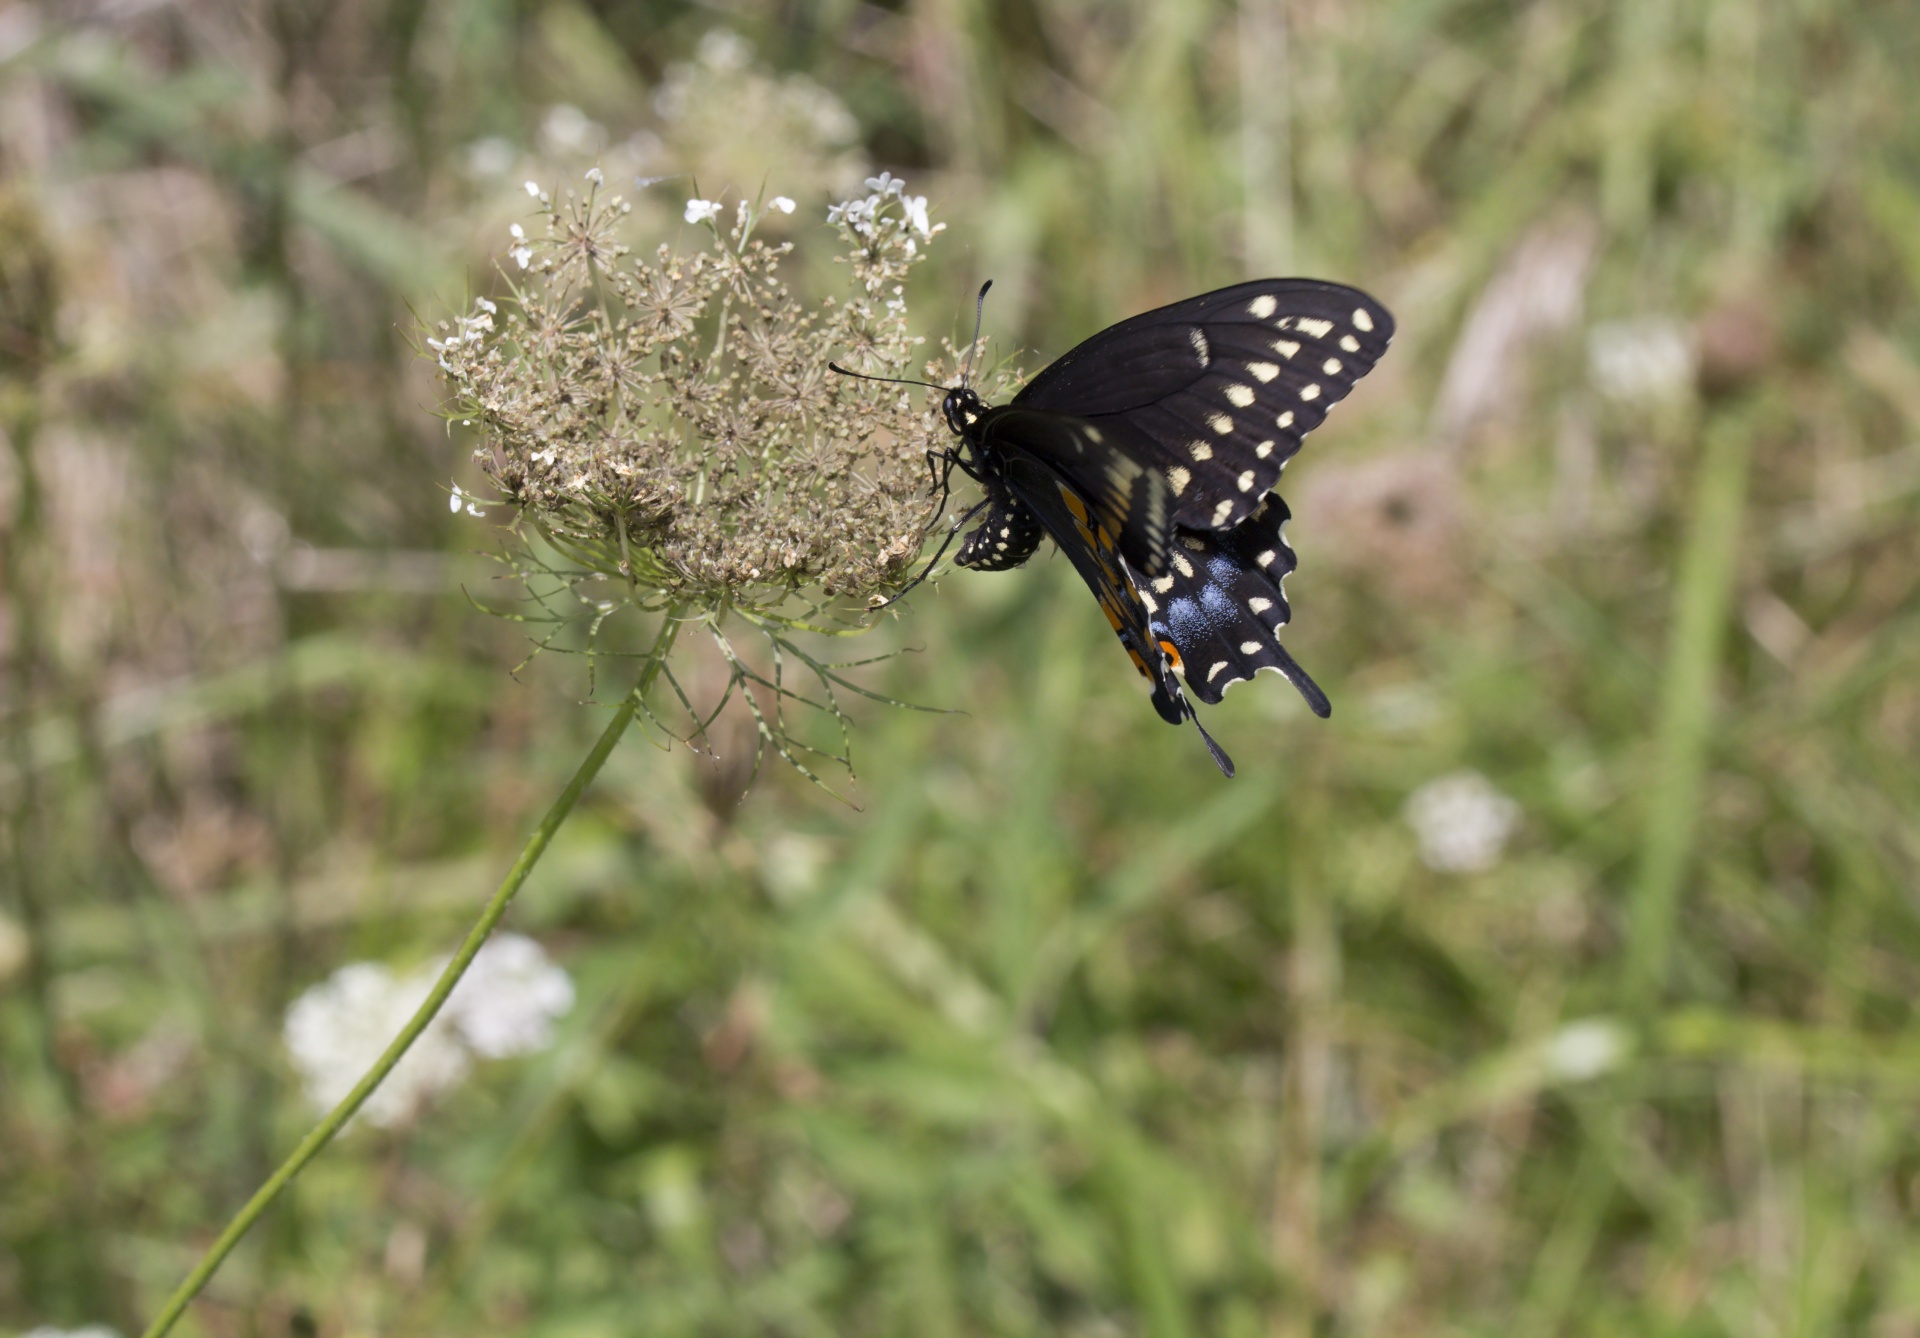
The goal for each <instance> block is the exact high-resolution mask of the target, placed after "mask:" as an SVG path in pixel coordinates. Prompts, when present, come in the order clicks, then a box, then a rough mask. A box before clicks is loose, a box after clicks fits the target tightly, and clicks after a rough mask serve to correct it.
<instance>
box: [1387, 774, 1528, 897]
mask: <svg viewBox="0 0 1920 1338" xmlns="http://www.w3.org/2000/svg"><path fill="white" fill-rule="evenodd" d="M1406 817H1407V824H1408V825H1409V826H1411V827H1412V828H1413V832H1414V835H1415V836H1416V837H1417V838H1418V839H1419V842H1420V858H1421V860H1422V861H1424V862H1425V863H1426V865H1427V867H1428V868H1430V869H1434V870H1436V871H1438V872H1440V873H1476V872H1478V871H1480V870H1482V869H1490V868H1492V867H1493V866H1494V865H1495V864H1497V863H1499V861H1500V853H1501V851H1502V850H1504V849H1505V848H1506V844H1507V841H1508V839H1509V838H1510V837H1511V836H1512V835H1513V833H1514V830H1515V829H1516V828H1517V827H1519V825H1520V805H1518V804H1516V803H1515V802H1514V801H1513V800H1511V799H1509V798H1508V797H1507V796H1506V795H1504V794H1502V793H1500V791H1499V790H1497V789H1495V788H1494V787H1493V784H1492V782H1490V781H1489V780H1488V779H1487V778H1486V777H1485V776H1482V775H1481V774H1480V773H1479V772H1477V771H1456V772H1453V773H1451V774H1450V775H1446V776H1441V777H1439V778H1437V779H1435V780H1430V781H1428V782H1427V783H1426V784H1425V785H1422V786H1421V787H1420V788H1419V789H1417V790H1415V791H1414V792H1413V793H1412V794H1411V795H1409V796H1408V797H1407V808H1406Z"/></svg>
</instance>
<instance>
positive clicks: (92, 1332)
mask: <svg viewBox="0 0 1920 1338" xmlns="http://www.w3.org/2000/svg"><path fill="white" fill-rule="evenodd" d="M26 1338H120V1330H118V1329H110V1328H108V1327H107V1326H106V1325H104V1324H82V1325H81V1326H80V1327H79V1328H77V1329H56V1328H54V1326H53V1325H51V1324H42V1325H41V1326H40V1327H39V1328H37V1329H28V1330H27V1332H26Z"/></svg>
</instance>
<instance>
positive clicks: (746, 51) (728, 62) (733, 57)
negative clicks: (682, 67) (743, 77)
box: [699, 28, 753, 71]
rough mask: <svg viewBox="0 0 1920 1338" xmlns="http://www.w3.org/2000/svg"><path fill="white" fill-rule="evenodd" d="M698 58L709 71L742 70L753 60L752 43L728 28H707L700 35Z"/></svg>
mask: <svg viewBox="0 0 1920 1338" xmlns="http://www.w3.org/2000/svg"><path fill="white" fill-rule="evenodd" d="M699 56H700V60H701V62H702V63H703V64H705V65H706V66H707V67H708V68H709V69H714V70H723V71H731V70H744V69H746V68H747V66H748V64H749V63H751V62H752V60H753V43H751V42H749V41H748V40H747V39H746V38H744V37H742V36H741V35H740V34H739V33H737V32H734V31H733V30H732V29H730V28H709V29H707V31H706V32H705V33H703V34H701V37H700V48H699Z"/></svg>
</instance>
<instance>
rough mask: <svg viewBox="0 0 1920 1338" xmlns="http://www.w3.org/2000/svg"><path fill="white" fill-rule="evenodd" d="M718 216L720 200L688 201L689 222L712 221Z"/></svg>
mask: <svg viewBox="0 0 1920 1338" xmlns="http://www.w3.org/2000/svg"><path fill="white" fill-rule="evenodd" d="M718 217H720V202H719V201H718V200H688V201H687V222H689V223H710V222H712V221H713V220H714V219H716V218H718Z"/></svg>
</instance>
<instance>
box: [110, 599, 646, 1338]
mask: <svg viewBox="0 0 1920 1338" xmlns="http://www.w3.org/2000/svg"><path fill="white" fill-rule="evenodd" d="M676 612H677V611H676V610H673V609H669V610H668V611H667V615H666V619H665V622H664V623H663V624H662V626H661V629H660V635H659V636H658V637H657V638H656V639H655V640H654V644H653V650H652V652H651V653H650V654H649V655H648V657H647V662H646V667H645V668H644V669H642V670H641V672H640V679H639V681H638V682H637V683H635V684H634V687H633V691H631V692H629V693H628V694H627V695H626V697H625V698H624V699H623V700H622V701H621V703H620V705H619V707H618V708H616V709H615V711H614V713H613V719H611V720H609V721H608V722H607V727H606V728H605V729H603V730H601V731H600V737H599V739H598V740H596V741H595V742H594V745H593V750H592V751H591V752H589V753H588V754H587V756H586V758H585V760H583V761H582V762H581V763H580V765H579V767H578V768H577V769H575V771H574V773H573V779H571V780H569V781H568V782H567V788H566V789H564V790H562V791H561V792H560V795H559V797H558V798H557V799H555V800H554V801H553V804H552V806H551V807H549V808H548V809H547V813H546V816H545V817H543V818H541V819H540V825H539V826H538V827H536V828H534V832H533V835H532V836H530V837H528V838H527V844H526V845H525V846H524V847H523V848H522V849H521V851H520V858H519V859H517V860H515V861H514V862H513V867H512V868H511V869H509V870H508V871H507V876H506V878H505V879H504V880H503V881H502V882H501V884H500V886H499V888H498V889H497V890H496V891H495V892H494V894H493V896H492V897H491V898H490V899H489V900H488V901H487V904H486V908H485V909H484V910H482V911H481V912H480V918H479V919H478V920H477V921H475V922H474V926H473V928H472V929H471V930H470V931H469V932H468V934H467V938H466V941H465V942H464V943H462V944H461V945H460V950H459V951H458V952H456V953H455V954H454V955H453V960H452V961H450V962H448V963H447V968H446V970H444V971H442V972H441V973H440V979H439V980H437V981H435V982H434V986H433V992H432V993H431V994H429V995H427V998H426V1001H425V1002H424V1003H422V1004H421V1005H420V1008H419V1010H418V1011H417V1012H415V1013H414V1015H413V1016H412V1017H411V1018H410V1019H408V1021H407V1025H406V1026H405V1027H403V1028H401V1031H400V1034H399V1035H398V1036H396V1037H394V1038H393V1044H391V1045H389V1046H388V1047H387V1048H386V1051H385V1053H383V1054H382V1055H381V1056H380V1058H379V1059H377V1060H375V1061H374V1065H373V1067H372V1068H370V1069H368V1070H367V1072H366V1074H365V1076H363V1077H362V1078H361V1079H360V1081H359V1082H358V1083H356V1084H355V1085H354V1088H353V1090H352V1091H351V1092H348V1093H347V1095H346V1097H345V1098H344V1099H343V1100H342V1101H341V1102H340V1104H339V1105H337V1106H335V1107H334V1108H333V1109H332V1110H331V1111H330V1112H328V1114H327V1117H326V1118H325V1119H323V1120H321V1121H320V1123H319V1124H317V1125H315V1126H314V1128H313V1130H312V1132H310V1133H309V1134H308V1135H307V1136H306V1137H305V1138H303V1139H301V1140H300V1146H298V1147H296V1148H295V1149H294V1150H293V1154H292V1155H291V1156H289V1157H288V1158H287V1159H286V1161H284V1162H282V1163H281V1165H280V1169H279V1170H277V1171H275V1172H274V1173H273V1175H272V1176H270V1177H269V1178H268V1180H267V1182H266V1183H265V1184H263V1185H261V1186H260V1188H259V1189H258V1190H257V1191H255V1193H254V1196H253V1197H252V1198H251V1199H248V1200H247V1204H246V1206H245V1207H244V1208H242V1209H241V1210H240V1211H239V1212H238V1213H236V1214H234V1217H233V1220H232V1221H231V1222H229V1223H227V1227H226V1230H224V1231H222V1232H221V1233H220V1236H219V1239H217V1240H215V1241H214V1242H213V1244H212V1245H210V1246H208V1247H207V1252H206V1253H205V1254H203V1255H202V1256H201V1257H200V1262H199V1263H198V1264H196V1265H194V1269H193V1271H192V1272H191V1273H189V1274H187V1276H186V1279H185V1280H184V1281H182V1282H181V1284H180V1285H179V1287H177V1288H176V1289H175V1290H174V1293H173V1295H172V1296H170V1297H168V1298H167V1303H166V1305H164V1306H163V1307H161V1310H160V1313H159V1314H158V1315H156V1316H155V1317H154V1320H153V1323H151V1324H149V1325H148V1326H147V1329H146V1332H145V1333H144V1334H143V1335H142V1336H141V1338H163V1336H164V1335H165V1334H166V1333H167V1332H168V1331H169V1330H171V1329H172V1328H173V1326H174V1325H175V1324H176V1323H177V1322H179V1319H180V1316H181V1315H182V1314H184V1313H185V1312H186V1308H187V1306H188V1304H189V1303H191V1302H192V1300H193V1298H194V1297H195V1296H198V1295H199V1294H200V1289H201V1288H202V1287H205V1286H206V1285H207V1282H208V1281H209V1280H210V1279H211V1278H212V1277H213V1275H214V1273H215V1272H216V1271H217V1270H218V1269H219V1267H220V1265H221V1264H222V1263H223V1262H224V1261H225V1260H226V1257H227V1256H228V1255H229V1254H231V1253H232V1252H233V1247H234V1246H236V1245H238V1244H239V1243H240V1238H241V1237H243V1236H245V1235H246V1234H247V1231H248V1229H249V1228H251V1227H252V1226H253V1224H254V1222H256V1221H257V1220H259V1217H260V1215H261V1214H262V1213H264V1212H265V1211H266V1210H267V1206H268V1205H269V1204H271V1203H272V1202H273V1201H274V1199H276V1198H278V1197H279V1195H280V1191H281V1190H283V1189H285V1188H286V1187H287V1186H288V1185H289V1184H291V1183H293V1179H294V1177H295V1176H297V1175H299V1174H300V1172H301V1171H303V1170H305V1169H306V1166H307V1163H308V1162H310V1161H312V1160H313V1159H314V1158H315V1157H317V1156H318V1155H320V1150H321V1149H322V1148H324V1147H326V1145H327V1144H328V1143H330V1142H332V1141H333V1136H334V1135H335V1134H337V1133H339V1132H340V1130H341V1128H342V1127H343V1126H344V1125H345V1124H346V1122H347V1121H348V1120H350V1119H352V1118H353V1116H354V1113H355V1112H356V1111H358V1110H359V1109H360V1107H361V1105H362V1104H364V1103H365V1101H366V1099H367V1098H368V1097H370V1096H372V1095H373V1091H374V1089H375V1088H376V1087H378V1086H379V1085H380V1084H381V1082H382V1081H384V1080H385V1079H386V1076H387V1075H388V1074H389V1073H391V1072H392V1071H393V1068H394V1065H396V1064H398V1063H399V1062H400V1060H401V1058H402V1057H403V1056H404V1055H405V1054H406V1053H407V1051H408V1050H409V1049H410V1048H412V1046H413V1043H414V1042H415V1041H417V1040H418V1039H420V1033H421V1032H423V1031H425V1030H426V1029H427V1024H428V1023H430V1022H432V1021H433V1019H434V1016H435V1015H436V1014H438V1013H439V1011H440V1009H441V1006H442V1005H444V1004H445V1003H446V1001H447V997H448V996H449V995H451V994H452V993H453V989H454V986H456V985H458V984H459V983H460V978H461V977H462V976H464V975H465V974H466V972H467V968H468V967H469V966H471V965H472V964H473V959H474V956H475V955H476V954H477V953H478V952H479V951H480V947H481V945H482V944H484V943H485V942H486V941H487V937H488V935H490V934H492V933H493V929H494V926H495V925H497V924H499V923H500V917H501V916H503V915H505V914H506V913H507V906H508V904H509V903H510V902H511V901H512V900H513V897H514V894H515V893H516V892H518V891H519V890H520V887H521V884H523V883H525V882H526V881H527V876H528V875H529V874H531V873H532V872H533V866H534V865H536V864H538V863H539V862H540V857H541V856H542V855H544V854H545V853H546V850H547V846H548V845H549V844H551V843H552V841H553V834H554V833H555V832H557V831H559V830H560V825H561V824H562V823H563V822H565V821H566V820H567V815H568V814H569V813H571V812H573V806H574V805H575V804H576V803H578V802H579V800H580V796H581V794H582V793H584V792H585V790H586V788H587V786H588V785H590V784H591V783H592V782H593V778H594V777H595V776H597V775H599V774H600V768H601V767H602V766H603V765H605V764H606V760H607V758H608V757H609V756H610V755H611V754H612V753H613V748H614V745H615V744H617V743H619V742H620V736H621V735H623V734H625V733H626V732H627V726H629V725H631V724H632V723H633V716H634V712H635V711H637V710H638V709H639V706H640V699H641V698H642V697H643V696H644V695H645V694H646V692H647V690H648V689H649V688H651V687H652V686H653V681H654V679H655V678H656V677H657V676H658V675H659V672H660V666H661V665H662V664H664V663H665V662H666V658H667V653H668V652H669V651H670V650H672V648H673V639H674V637H675V636H676V635H677V634H678V633H679V630H680V624H679V620H678V618H677V617H676V616H675V614H676Z"/></svg>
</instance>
